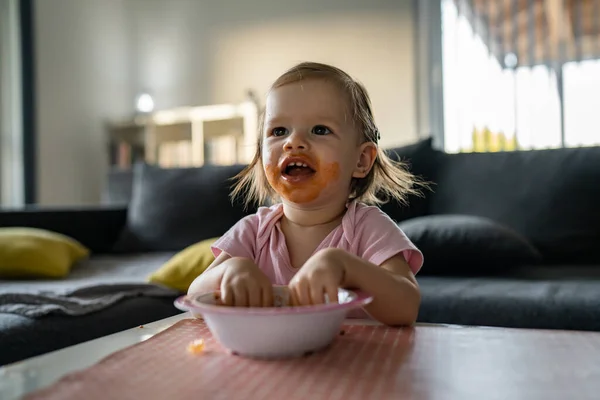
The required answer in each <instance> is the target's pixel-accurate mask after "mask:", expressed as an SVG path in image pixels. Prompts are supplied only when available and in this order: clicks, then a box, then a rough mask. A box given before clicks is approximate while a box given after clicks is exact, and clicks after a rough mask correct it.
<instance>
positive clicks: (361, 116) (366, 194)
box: [231, 62, 420, 206]
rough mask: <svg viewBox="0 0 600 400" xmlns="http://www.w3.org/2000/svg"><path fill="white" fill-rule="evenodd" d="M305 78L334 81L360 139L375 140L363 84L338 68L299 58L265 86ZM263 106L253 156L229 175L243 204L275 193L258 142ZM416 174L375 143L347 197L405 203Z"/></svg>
mask: <svg viewBox="0 0 600 400" xmlns="http://www.w3.org/2000/svg"><path fill="white" fill-rule="evenodd" d="M306 79H324V80H327V81H330V82H333V83H334V84H336V85H337V86H338V87H339V88H340V89H342V91H343V92H344V93H345V94H346V96H347V100H348V102H349V104H350V112H351V116H352V118H353V122H354V124H355V126H356V127H357V128H358V130H359V132H362V136H363V138H362V140H363V143H364V142H373V143H375V144H376V145H377V143H378V142H379V138H380V137H379V131H378V130H377V126H376V125H375V120H374V118H373V113H372V111H371V100H370V98H369V94H368V93H367V90H366V89H365V87H364V86H363V85H362V84H361V83H359V82H357V81H355V80H354V79H353V78H352V77H351V76H350V75H348V74H347V73H346V72H344V71H342V70H341V69H339V68H336V67H333V66H330V65H326V64H321V63H315V62H303V63H300V64H298V65H296V66H294V67H292V68H290V69H289V70H287V71H286V72H284V73H283V74H282V75H281V76H280V77H279V78H277V80H276V81H275V82H274V83H273V85H271V88H270V89H269V90H274V89H277V88H279V87H281V86H284V85H288V84H290V83H296V82H299V81H302V80H306ZM263 127H264V110H263V112H262V113H261V116H260V121H259V135H258V143H257V147H256V152H255V154H254V158H253V159H252V161H251V162H250V164H248V166H246V168H244V169H243V170H242V171H241V172H240V173H239V174H237V175H236V176H235V177H234V178H233V179H234V180H236V181H237V182H236V183H235V184H234V186H233V190H232V192H231V197H232V199H236V198H238V197H242V195H243V194H246V196H245V198H244V199H243V201H244V203H245V205H246V206H250V205H252V204H254V203H258V204H259V205H264V204H266V203H267V202H268V201H277V194H276V193H275V191H274V190H273V188H272V187H271V186H270V185H269V183H268V182H267V178H266V176H265V172H264V169H263V163H262V142H263V133H262V131H263ZM419 183H420V182H418V180H417V178H416V177H415V176H413V175H412V174H411V173H410V172H409V171H408V169H407V167H406V164H405V163H403V162H401V161H395V160H392V159H391V158H390V157H389V156H388V155H387V154H386V153H385V152H384V151H383V150H382V149H381V148H380V147H379V146H377V156H376V158H375V162H374V163H373V167H372V168H371V170H370V171H369V173H368V174H367V176H366V177H364V178H360V179H359V178H353V179H352V182H351V186H350V196H349V200H350V199H355V200H357V201H360V202H363V203H366V204H374V205H378V204H382V203H386V202H388V201H389V200H390V199H395V200H397V201H398V202H400V203H402V204H407V203H408V202H407V197H408V196H409V195H411V194H414V195H419V194H420V192H419V191H418V190H416V189H415V188H414V187H415V186H416V185H417V184H419Z"/></svg>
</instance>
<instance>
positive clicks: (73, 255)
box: [0, 227, 90, 279]
mask: <svg viewBox="0 0 600 400" xmlns="http://www.w3.org/2000/svg"><path fill="white" fill-rule="evenodd" d="M89 254H90V251H89V249H88V248H86V247H85V246H83V245H82V244H81V243H79V242H78V241H76V240H75V239H73V238H70V237H68V236H65V235H62V234H60V233H56V232H52V231H48V230H45V229H37V228H26V227H10V228H0V279H1V278H8V279H14V278H24V279H30V278H63V277H65V276H67V275H68V274H69V272H70V271H71V268H72V267H73V265H74V264H76V263H77V262H78V261H81V260H83V259H84V258H86V257H88V256H89Z"/></svg>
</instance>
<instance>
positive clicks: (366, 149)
mask: <svg viewBox="0 0 600 400" xmlns="http://www.w3.org/2000/svg"><path fill="white" fill-rule="evenodd" d="M376 158H377V145H376V144H375V143H373V142H366V143H363V144H361V145H360V154H359V157H358V162H357V163H356V167H355V168H354V172H353V173H352V177H353V178H364V177H365V176H367V175H368V174H369V172H370V171H371V168H373V164H374V163H375V159H376Z"/></svg>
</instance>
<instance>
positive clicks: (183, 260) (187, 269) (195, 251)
mask: <svg viewBox="0 0 600 400" xmlns="http://www.w3.org/2000/svg"><path fill="white" fill-rule="evenodd" d="M217 239H218V238H211V239H206V240H203V241H201V242H198V243H196V244H193V245H191V246H189V247H186V248H185V249H183V250H181V251H180V252H179V253H177V254H175V255H174V256H173V257H172V258H171V259H170V260H169V261H167V262H166V263H165V264H164V265H163V266H162V267H160V268H159V269H158V270H157V271H156V272H154V273H153V274H152V275H150V277H149V278H148V280H149V281H150V282H152V283H158V284H161V285H164V286H167V287H170V288H172V289H175V290H179V291H181V292H187V290H188V288H189V287H190V285H191V284H192V282H193V281H194V279H196V277H197V276H198V275H200V274H201V273H203V272H204V271H205V270H206V268H208V266H209V265H210V263H212V262H213V261H214V259H215V257H214V256H213V254H212V251H211V250H210V246H212V244H213V243H214V242H215V241H216V240H217Z"/></svg>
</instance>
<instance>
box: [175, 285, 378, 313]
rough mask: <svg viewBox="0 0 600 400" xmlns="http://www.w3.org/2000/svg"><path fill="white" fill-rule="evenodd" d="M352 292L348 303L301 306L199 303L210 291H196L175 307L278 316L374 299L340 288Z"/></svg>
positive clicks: (328, 309)
mask: <svg viewBox="0 0 600 400" xmlns="http://www.w3.org/2000/svg"><path fill="white" fill-rule="evenodd" d="M339 290H343V291H345V292H348V293H350V294H354V295H355V296H356V297H355V298H354V299H353V300H351V301H349V302H347V303H330V304H317V305H310V306H300V307H254V308H252V307H224V306H218V305H213V304H205V303H197V302H194V301H193V300H192V297H194V298H196V297H198V296H203V295H206V294H208V293H212V292H208V293H196V294H192V295H188V294H186V295H182V296H179V297H178V298H177V299H175V301H174V305H175V307H177V308H178V309H180V310H182V311H191V312H196V313H198V314H229V315H263V316H277V315H297V314H317V313H324V312H331V311H340V310H346V309H352V308H358V307H362V306H365V305H367V304H369V303H370V302H371V301H373V296H371V295H369V294H367V293H365V292H363V291H360V290H348V289H343V288H340V289H339Z"/></svg>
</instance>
